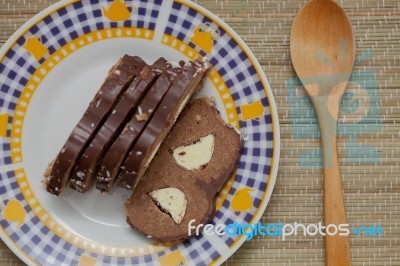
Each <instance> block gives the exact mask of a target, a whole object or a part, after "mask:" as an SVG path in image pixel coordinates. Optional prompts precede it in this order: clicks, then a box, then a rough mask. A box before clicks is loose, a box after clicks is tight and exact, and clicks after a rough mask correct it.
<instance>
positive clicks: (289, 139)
mask: <svg viewBox="0 0 400 266" xmlns="http://www.w3.org/2000/svg"><path fill="white" fill-rule="evenodd" d="M198 2H199V3H200V4H201V5H202V6H204V7H205V8H207V9H209V10H210V11H212V12H214V13H216V14H217V15H219V16H220V17H221V18H222V19H223V20H225V21H226V22H227V23H228V24H229V25H230V26H231V27H232V28H233V29H234V30H235V31H236V32H237V33H238V34H239V35H240V36H241V37H242V38H243V39H244V40H245V41H246V43H247V44H248V45H249V46H250V47H251V49H252V50H253V52H254V53H255V55H256V57H257V58H258V60H259V61H260V63H261V65H262V66H263V69H264V71H265V73H266V75H267V77H268V79H269V82H270V85H271V87H272V90H273V92H274V96H275V100H276V103H277V106H278V113H279V120H280V127H281V163H280V167H279V174H278V177H277V182H276V185H275V189H274V192H273V195H272V198H271V202H270V203H269V205H268V207H267V210H266V212H265V213H264V215H263V217H262V220H261V222H262V223H277V222H279V221H282V222H284V223H294V222H301V223H304V224H309V223H318V222H319V221H322V218H323V212H322V211H323V206H322V199H323V198H322V196H323V195H322V175H321V169H319V168H318V167H316V166H318V165H319V163H320V154H319V152H318V149H319V147H320V142H319V140H318V128H317V125H316V122H315V117H314V113H313V110H312V107H311V105H310V103H309V102H308V100H307V98H306V97H305V95H304V93H303V92H302V89H301V87H300V86H299V83H298V80H296V79H295V77H296V75H295V72H294V70H293V67H292V66H291V62H290V55H289V36H290V28H291V24H292V22H293V18H294V16H295V14H296V13H297V12H298V11H299V9H300V7H301V6H302V5H304V3H305V2H306V1H303V0H302V1H293V0H266V1H262V0H258V1H249V0H248V1H242V0H207V1H198ZM52 3H54V1H47V0H34V1H25V0H0V45H2V44H3V43H4V42H5V41H6V40H7V39H8V38H9V36H10V35H11V34H12V33H14V32H15V31H16V30H17V29H18V27H20V26H21V25H22V24H23V23H24V22H25V21H26V20H27V19H29V18H30V17H32V16H33V15H35V14H37V13H38V12H40V11H41V10H43V9H44V8H46V7H48V6H50V5H51V4H52ZM340 4H341V5H342V6H343V7H344V9H345V10H346V11H347V13H348V15H349V17H350V19H351V21H352V24H353V26H354V32H355V39H356V49H357V56H356V57H357V58H358V61H357V63H356V66H355V68H354V72H353V78H352V83H351V85H350V86H349V87H350V89H349V91H348V92H349V93H348V94H347V95H346V96H345V97H344V103H343V105H342V112H341V119H340V127H339V134H340V140H339V154H340V155H339V156H340V167H341V173H342V176H343V187H344V192H345V204H346V209H347V218H348V223H349V224H350V225H351V226H352V227H353V226H354V227H358V226H362V225H365V226H372V225H380V226H381V227H383V228H384V236H380V237H379V236H376V237H372V236H357V235H355V234H351V235H350V236H351V237H350V241H351V254H352V262H353V265H400V223H399V220H400V214H399V209H400V186H399V185H400V184H399V177H400V166H399V161H400V148H399V147H400V93H399V91H400V89H399V87H400V65H399V59H400V23H399V20H400V2H398V1H397V0H396V1H395V0H359V1H357V0H348V1H340ZM0 264H1V265H23V264H22V262H21V261H20V260H19V259H18V258H17V257H16V256H15V255H14V254H13V253H12V252H11V251H10V250H9V249H8V248H7V247H6V246H5V245H4V243H3V242H1V241H0ZM226 264H227V265H249V264H251V265H324V240H323V238H322V237H319V236H314V237H312V236H307V237H304V236H297V237H294V236H292V237H289V238H288V239H287V240H285V241H282V240H281V239H280V238H277V237H255V238H254V239H253V240H251V241H248V242H246V243H245V244H244V245H243V246H242V247H241V248H240V249H239V250H238V251H237V252H236V254H235V255H234V256H232V257H231V258H230V259H229V260H228V261H227V262H226Z"/></svg>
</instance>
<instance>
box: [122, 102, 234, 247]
mask: <svg viewBox="0 0 400 266" xmlns="http://www.w3.org/2000/svg"><path fill="white" fill-rule="evenodd" d="M241 147H242V141H241V138H240V134H239V133H238V131H237V130H235V129H234V128H232V127H231V126H230V125H227V124H226V123H225V122H224V121H223V120H222V118H221V117H220V115H219V113H218V111H217V110H216V109H215V108H214V107H213V105H212V102H211V101H210V100H209V99H208V98H203V99H197V100H193V101H192V102H191V103H189V105H188V106H187V107H186V109H185V110H184V112H183V113H182V115H181V116H180V117H179V119H178V121H177V122H176V124H175V126H174V127H173V129H172V131H171V132H170V133H169V134H168V137H167V138H166V139H165V140H164V142H163V143H162V145H161V147H160V149H159V150H158V152H157V154H156V156H155V157H154V159H153V160H152V162H151V164H150V166H149V168H148V169H147V171H146V173H145V175H144V176H143V178H142V180H141V182H140V183H139V184H138V185H137V187H136V190H135V191H134V193H133V194H132V196H131V198H130V199H128V200H127V202H126V216H127V222H128V223H129V224H130V225H131V226H132V227H133V228H135V229H136V230H138V231H139V232H141V233H143V234H144V235H146V236H151V237H152V238H154V239H157V240H162V241H171V240H181V239H186V238H188V237H189V235H188V224H189V222H190V221H191V220H192V219H195V222H194V223H192V225H193V226H196V225H198V224H206V223H208V222H210V220H211V219H212V218H213V217H214V213H215V199H216V196H217V194H218V192H219V191H221V189H222V188H223V186H224V185H225V184H226V182H227V181H228V179H229V178H230V177H231V175H232V174H233V173H234V171H235V169H236V167H237V164H238V162H239V158H240V154H241V152H240V151H241ZM191 233H192V234H194V231H192V232H191Z"/></svg>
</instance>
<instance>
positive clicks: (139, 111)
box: [96, 66, 181, 192]
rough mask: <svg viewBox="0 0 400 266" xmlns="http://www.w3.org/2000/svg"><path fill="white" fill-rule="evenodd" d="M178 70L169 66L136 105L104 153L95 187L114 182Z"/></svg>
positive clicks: (99, 187)
mask: <svg viewBox="0 0 400 266" xmlns="http://www.w3.org/2000/svg"><path fill="white" fill-rule="evenodd" d="M180 71H181V68H180V67H175V68H173V67H172V66H170V67H169V68H167V69H166V70H165V71H164V72H163V73H162V74H161V75H160V77H159V78H158V79H157V81H156V83H155V84H154V85H153V86H152V87H151V89H150V90H149V91H148V92H147V94H146V95H145V96H144V98H143V99H142V100H141V102H140V103H139V104H138V105H137V107H136V109H135V114H134V116H132V118H131V120H130V121H129V122H128V123H127V124H126V126H125V128H124V130H123V131H122V132H121V134H120V135H119V136H118V137H117V139H116V140H115V142H114V143H113V144H112V146H111V147H110V149H109V150H108V151H107V153H106V154H105V155H104V158H103V161H102V163H101V165H100V166H99V168H98V172H97V174H96V176H97V182H96V187H97V188H98V189H99V190H101V191H102V192H108V191H109V190H110V189H111V187H112V186H113V184H114V183H115V180H116V178H117V176H118V173H119V170H120V167H121V164H122V163H123V162H124V160H125V158H126V156H127V155H128V152H129V151H130V149H131V148H132V146H133V145H134V144H135V142H136V140H137V139H138V137H139V136H140V133H141V132H142V130H143V129H144V128H145V126H146V124H147V122H148V121H149V120H150V119H151V118H152V116H153V114H154V110H156V108H157V107H158V105H159V104H160V102H161V100H162V98H163V97H164V95H165V93H166V92H167V91H168V89H169V88H170V87H171V85H172V83H173V82H174V80H175V79H176V77H177V76H178V74H179V73H180Z"/></svg>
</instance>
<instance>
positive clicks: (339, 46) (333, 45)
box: [290, 0, 355, 266]
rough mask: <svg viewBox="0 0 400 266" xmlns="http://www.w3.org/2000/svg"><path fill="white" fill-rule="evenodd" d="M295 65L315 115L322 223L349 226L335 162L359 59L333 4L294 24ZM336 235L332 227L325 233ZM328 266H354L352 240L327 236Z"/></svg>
mask: <svg viewBox="0 0 400 266" xmlns="http://www.w3.org/2000/svg"><path fill="white" fill-rule="evenodd" d="M290 54H291V58H292V63H293V66H294V68H295V70H296V72H297V75H298V76H299V78H300V80H301V82H302V83H303V86H304V87H305V89H306V91H307V93H308V95H309V96H310V98H311V102H312V103H313V105H314V109H315V111H316V113H317V117H318V121H319V126H320V131H321V139H322V150H323V162H324V170H323V174H324V223H325V226H327V225H329V224H335V225H336V226H338V225H339V224H346V212H345V208H344V202H343V192H342V184H341V178H340V174H339V164H338V157H337V143H336V126H337V118H338V115H339V105H340V101H341V99H342V96H343V94H344V91H345V89H346V86H347V83H348V80H349V78H350V74H351V70H352V67H353V63H354V57H355V44H354V37H353V31H352V27H351V24H350V21H349V19H348V17H347V16H346V13H345V12H344V10H343V9H342V8H341V7H340V6H339V5H338V4H336V3H335V2H334V1H332V0H312V1H310V2H308V3H307V4H306V5H305V6H304V7H303V8H302V9H301V10H300V11H299V13H298V14H297V16H296V18H295V19H294V22H293V26H292V31H291V36H290ZM327 231H328V233H332V234H333V233H334V232H335V230H334V227H329V228H327ZM325 252H326V263H327V265H328V266H331V265H332V266H337V265H340V266H346V265H351V260H350V249H349V239H348V236H340V235H339V234H338V233H337V234H335V235H332V236H331V235H328V234H327V235H326V249H325Z"/></svg>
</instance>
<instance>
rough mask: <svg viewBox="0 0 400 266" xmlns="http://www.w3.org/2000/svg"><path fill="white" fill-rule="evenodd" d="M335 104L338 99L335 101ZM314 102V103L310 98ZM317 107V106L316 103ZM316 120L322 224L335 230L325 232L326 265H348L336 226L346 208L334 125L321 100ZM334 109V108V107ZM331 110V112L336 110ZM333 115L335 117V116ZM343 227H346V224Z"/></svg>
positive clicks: (344, 244) (345, 244) (346, 243)
mask: <svg viewBox="0 0 400 266" xmlns="http://www.w3.org/2000/svg"><path fill="white" fill-rule="evenodd" d="M335 102H337V104H339V102H340V101H335ZM314 103H316V102H315V101H314ZM316 105H317V106H318V107H317V106H316ZM314 107H315V108H316V111H317V114H318V118H319V119H318V120H319V123H320V131H321V139H322V155H323V159H324V170H323V174H324V224H325V226H328V227H329V228H327V229H326V230H327V231H329V232H330V233H334V232H335V231H336V229H335V227H333V226H329V225H330V224H334V225H336V228H338V229H339V232H336V234H334V235H329V232H327V234H326V238H325V239H326V240H325V241H326V243H325V245H326V247H325V252H326V265H327V266H337V265H340V266H347V265H351V260H350V248H349V237H348V236H342V235H340V234H339V233H340V232H341V230H340V227H339V225H340V224H346V211H345V207H344V200H343V191H342V182H341V178H340V173H339V163H338V153H337V139H336V126H337V119H332V116H331V115H332V113H331V112H329V110H328V109H329V107H328V106H327V105H322V104H321V101H320V102H318V103H317V104H314ZM334 109H336V110H337V109H338V108H334ZM336 110H335V113H336V112H337V111H336ZM336 117H337V116H336ZM347 229H349V227H348V226H347ZM349 230H350V229H349Z"/></svg>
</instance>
